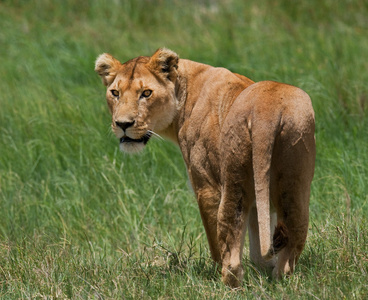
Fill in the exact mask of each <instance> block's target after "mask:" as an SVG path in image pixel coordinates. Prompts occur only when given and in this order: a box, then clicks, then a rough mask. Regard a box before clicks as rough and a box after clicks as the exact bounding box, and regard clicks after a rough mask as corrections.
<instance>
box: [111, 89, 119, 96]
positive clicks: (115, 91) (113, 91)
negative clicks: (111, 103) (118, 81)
mask: <svg viewBox="0 0 368 300" xmlns="http://www.w3.org/2000/svg"><path fill="white" fill-rule="evenodd" d="M110 92H111V94H112V95H113V96H114V97H118V96H119V92H118V91H117V90H111V91H110Z"/></svg>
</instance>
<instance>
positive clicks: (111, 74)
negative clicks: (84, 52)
mask: <svg viewBox="0 0 368 300" xmlns="http://www.w3.org/2000/svg"><path fill="white" fill-rule="evenodd" d="M159 51H161V52H162V51H164V50H159ZM159 51H157V52H156V53H155V54H154V55H153V56H152V57H151V58H150V57H138V58H135V59H132V60H130V61H128V62H126V63H124V64H121V63H120V62H119V61H117V60H116V59H115V58H113V57H112V56H111V55H109V54H102V55H101V56H99V57H98V59H97V61H96V71H97V72H98V73H99V75H100V76H101V77H102V80H103V82H104V84H105V85H106V86H107V92H106V100H107V104H108V107H109V110H110V113H111V115H112V125H111V126H112V130H113V132H114V133H115V135H116V137H117V138H118V139H119V140H120V149H121V150H122V151H124V152H129V153H135V152H139V151H141V150H142V149H143V148H144V146H145V145H146V144H147V142H148V141H149V139H150V138H151V136H152V135H153V134H155V133H156V132H160V131H163V130H165V129H166V128H167V127H168V126H169V125H170V124H171V123H172V121H173V118H174V116H175V111H176V97H175V80H176V77H177V73H176V69H177V61H178V58H177V56H176V54H175V53H174V54H175V57H172V53H173V52H171V51H170V52H169V53H166V56H165V55H162V53H160V52H159ZM158 52H159V53H158ZM160 54H161V55H160Z"/></svg>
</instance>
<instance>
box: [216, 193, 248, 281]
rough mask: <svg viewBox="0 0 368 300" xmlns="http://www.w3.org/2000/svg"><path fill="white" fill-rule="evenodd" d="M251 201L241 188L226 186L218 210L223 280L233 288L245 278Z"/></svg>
mask: <svg viewBox="0 0 368 300" xmlns="http://www.w3.org/2000/svg"><path fill="white" fill-rule="evenodd" d="M248 212H249V202H248V201H247V199H246V198H245V195H244V194H243V193H242V191H241V188H239V186H238V187H235V186H232V187H225V188H224V189H223V194H222V197H221V203H220V207H219V212H218V227H217V230H218V240H219V246H220V251H221V261H222V272H221V273H222V281H223V282H224V283H225V284H226V285H228V286H230V287H233V288H236V287H238V286H240V284H241V282H242V279H243V267H242V262H241V261H242V255H243V247H244V235H245V232H246V223H247V218H248Z"/></svg>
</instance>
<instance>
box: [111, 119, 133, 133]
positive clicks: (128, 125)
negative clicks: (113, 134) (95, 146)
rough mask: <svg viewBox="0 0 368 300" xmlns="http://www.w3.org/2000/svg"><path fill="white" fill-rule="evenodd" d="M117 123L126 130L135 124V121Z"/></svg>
mask: <svg viewBox="0 0 368 300" xmlns="http://www.w3.org/2000/svg"><path fill="white" fill-rule="evenodd" d="M115 124H116V125H117V126H119V127H120V128H121V129H123V130H124V131H125V130H126V129H127V128H129V127H130V126H133V124H134V121H133V122H118V121H116V122H115Z"/></svg>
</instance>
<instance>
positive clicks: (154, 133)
mask: <svg viewBox="0 0 368 300" xmlns="http://www.w3.org/2000/svg"><path fill="white" fill-rule="evenodd" d="M148 133H149V134H152V135H153V136H154V137H157V138H158V139H160V140H161V141H163V140H164V139H163V137H161V136H160V135H159V134H157V133H156V132H153V131H152V130H148Z"/></svg>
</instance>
